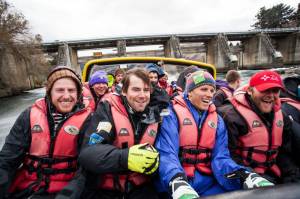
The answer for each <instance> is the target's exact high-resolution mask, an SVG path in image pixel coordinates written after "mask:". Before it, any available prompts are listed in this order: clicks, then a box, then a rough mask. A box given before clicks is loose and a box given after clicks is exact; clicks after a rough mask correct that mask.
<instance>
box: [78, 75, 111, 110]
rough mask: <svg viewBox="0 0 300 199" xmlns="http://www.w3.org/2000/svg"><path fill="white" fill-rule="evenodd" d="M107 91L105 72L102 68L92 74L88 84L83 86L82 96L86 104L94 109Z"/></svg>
mask: <svg viewBox="0 0 300 199" xmlns="http://www.w3.org/2000/svg"><path fill="white" fill-rule="evenodd" d="M108 92H109V91H108V79H107V73H106V72H105V71H102V70H98V71H96V72H95V73H93V74H92V76H91V78H90V80H89V82H88V84H85V85H84V87H83V97H84V102H85V104H86V106H89V107H91V109H92V110H93V111H94V110H95V109H96V107H97V104H98V103H99V101H100V99H101V98H102V97H103V96H104V95H105V94H107V93H108Z"/></svg>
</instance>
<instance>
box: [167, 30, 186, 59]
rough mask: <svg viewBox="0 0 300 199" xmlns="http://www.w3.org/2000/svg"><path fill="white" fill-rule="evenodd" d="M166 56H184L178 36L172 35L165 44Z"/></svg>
mask: <svg viewBox="0 0 300 199" xmlns="http://www.w3.org/2000/svg"><path fill="white" fill-rule="evenodd" d="M164 52H165V57H175V58H182V53H181V48H180V41H179V39H178V37H176V36H174V35H172V36H171V37H170V39H169V40H168V41H167V42H166V43H165V45H164Z"/></svg>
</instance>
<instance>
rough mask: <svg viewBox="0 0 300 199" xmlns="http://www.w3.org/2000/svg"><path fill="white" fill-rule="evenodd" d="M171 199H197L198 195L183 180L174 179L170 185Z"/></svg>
mask: <svg viewBox="0 0 300 199" xmlns="http://www.w3.org/2000/svg"><path fill="white" fill-rule="evenodd" d="M170 186H171V190H172V197H173V199H193V198H199V195H198V193H197V192H196V191H195V190H194V189H193V188H192V187H191V186H190V185H189V183H188V182H187V181H185V180H183V179H174V180H172V182H171V183H170Z"/></svg>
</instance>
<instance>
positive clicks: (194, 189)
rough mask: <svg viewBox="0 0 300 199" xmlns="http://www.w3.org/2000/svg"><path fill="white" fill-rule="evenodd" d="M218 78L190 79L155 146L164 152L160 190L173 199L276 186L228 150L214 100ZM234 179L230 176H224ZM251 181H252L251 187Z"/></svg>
mask: <svg viewBox="0 0 300 199" xmlns="http://www.w3.org/2000/svg"><path fill="white" fill-rule="evenodd" d="M215 90H216V83H215V80H214V79H213V77H212V76H211V75H210V74H209V73H208V72H204V71H196V72H194V73H192V74H190V76H188V78H187V80H186V87H185V91H184V94H183V96H181V95H179V96H176V97H175V98H174V100H173V106H171V107H169V111H170V115H169V116H165V117H164V119H163V123H162V126H161V129H160V133H159V135H158V137H157V141H156V144H155V147H156V148H157V150H158V151H159V153H160V166H159V176H160V186H158V187H159V188H160V191H162V192H163V191H168V192H169V194H170V195H172V197H173V199H183V198H184V199H192V198H198V196H207V195H214V194H218V193H223V192H226V191H230V190H237V189H241V188H242V185H243V183H244V187H245V188H252V187H260V186H267V185H272V184H271V183H270V182H268V181H267V180H265V179H264V178H262V177H260V176H258V175H257V174H255V173H250V172H248V171H247V170H246V169H245V168H244V167H242V166H239V165H237V164H236V163H235V162H234V161H233V160H232V159H231V157H230V155H229V150H228V148H227V131H226V127H225V124H224V122H223V120H222V118H221V117H220V116H218V114H217V113H216V107H215V105H214V104H213V103H212V98H213V95H214V93H215ZM229 173H230V175H229V176H235V178H226V177H225V176H226V175H227V174H229ZM249 182H250V183H249Z"/></svg>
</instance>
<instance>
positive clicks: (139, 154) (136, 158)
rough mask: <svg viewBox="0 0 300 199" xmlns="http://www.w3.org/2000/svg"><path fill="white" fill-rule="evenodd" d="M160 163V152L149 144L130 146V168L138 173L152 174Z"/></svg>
mask: <svg viewBox="0 0 300 199" xmlns="http://www.w3.org/2000/svg"><path fill="white" fill-rule="evenodd" d="M158 165H159V153H158V152H157V151H156V149H155V148H154V147H153V146H152V145H150V144H148V143H145V144H138V145H134V146H132V147H130V148H129V153H128V169H129V170H131V171H134V172H138V173H144V174H148V175H149V174H152V173H154V172H155V171H156V170H157V168H158Z"/></svg>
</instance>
